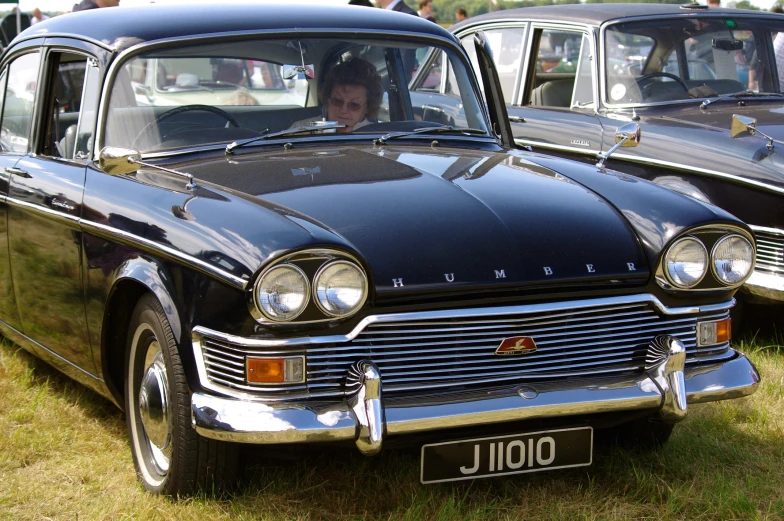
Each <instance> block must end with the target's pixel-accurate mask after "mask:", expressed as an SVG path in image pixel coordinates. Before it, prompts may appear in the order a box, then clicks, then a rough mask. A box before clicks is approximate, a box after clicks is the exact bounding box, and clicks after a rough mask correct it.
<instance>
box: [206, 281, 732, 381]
mask: <svg viewBox="0 0 784 521" xmlns="http://www.w3.org/2000/svg"><path fill="white" fill-rule="evenodd" d="M633 303H650V304H652V305H654V306H655V307H656V308H657V309H658V310H659V312H661V313H663V314H665V315H685V314H692V313H694V314H696V313H700V312H706V311H719V310H723V309H729V308H731V307H732V306H734V305H735V300H734V299H731V300H729V301H726V302H722V303H719V304H711V305H708V306H688V307H678V308H669V307H667V306H665V305H664V304H662V303H661V301H660V300H659V299H658V298H656V297H655V296H653V295H651V294H645V293H644V294H639V295H628V296H621V297H605V298H597V299H584V300H569V301H564V302H550V303H547V304H523V305H519V306H499V307H489V308H468V309H450V310H439V311H415V312H409V313H389V314H385V315H370V316H367V317H365V318H363V319H362V320H361V321H360V322H359V324H357V325H356V327H354V329H353V330H352V331H351V332H350V333H348V334H346V335H328V336H314V337H299V338H279V339H261V338H244V337H239V336H236V335H231V334H227V333H222V332H219V331H214V330H212V329H208V328H206V327H202V326H196V327H194V328H193V337H194V338H195V339H198V340H200V338H201V337H202V336H206V337H211V338H215V339H216V340H220V341H223V342H228V343H231V344H236V345H240V346H244V347H259V348H265V347H268V348H271V347H276V348H277V347H283V346H300V345H306V344H329V343H342V342H349V341H351V340H354V339H355V338H356V337H357V336H358V335H359V334H360V333H361V332H362V331H363V330H364V329H365V328H366V327H368V326H369V325H370V324H376V323H384V322H400V321H405V320H427V319H440V318H472V317H488V316H503V315H512V314H521V313H535V312H543V311H561V310H567V309H580V308H587V307H596V306H610V305H614V304H633ZM195 342H196V340H195V341H194V350H196V349H197V348H196V345H195ZM195 354H196V358H197V359H198V358H200V357H201V355H200V353H199V352H198V351H196V352H195ZM202 383H204V380H202Z"/></svg>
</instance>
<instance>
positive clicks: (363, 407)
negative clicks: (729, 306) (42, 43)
mask: <svg viewBox="0 0 784 521" xmlns="http://www.w3.org/2000/svg"><path fill="white" fill-rule="evenodd" d="M656 342H658V343H659V344H660V345H658V346H657V345H655V344H656ZM651 345H652V348H651V349H650V350H649V352H651V353H653V354H654V355H658V356H657V357H656V356H655V357H654V359H653V360H652V363H651V364H650V366H649V370H648V371H647V372H646V374H645V375H641V376H640V377H639V378H636V379H626V380H619V379H617V378H615V379H607V378H603V379H593V380H591V379H586V380H581V381H575V380H570V381H568V382H549V383H542V384H539V383H537V384H531V385H528V384H525V385H518V386H514V387H511V386H510V387H507V388H499V389H496V390H488V389H483V390H478V391H472V392H460V393H443V394H439V395H429V396H422V397H417V398H400V397H393V398H387V399H384V397H383V396H382V385H381V383H382V378H381V375H379V373H378V370H377V369H376V367H375V366H374V365H373V364H372V362H367V361H360V362H357V363H356V364H354V366H353V367H352V368H351V370H350V371H349V374H348V376H347V382H346V389H347V390H351V391H352V392H351V393H350V397H349V398H348V399H347V400H345V401H343V402H329V403H320V404H319V403H313V402H307V403H291V402H283V403H269V402H266V403H265V402H255V401H246V400H239V399H236V398H226V397H217V396H213V395H208V394H203V393H194V394H193V396H192V398H191V413H192V422H193V426H194V428H195V429H196V431H197V432H198V433H199V434H201V435H202V436H205V437H208V438H214V439H218V440H227V441H233V442H241V443H257V444H276V443H309V442H325V441H338V440H354V441H355V442H356V444H357V447H358V448H359V450H360V451H361V452H362V453H363V454H368V455H370V454H375V453H376V452H378V451H379V450H380V449H381V445H382V442H383V439H384V437H386V436H396V435H402V434H408V433H416V432H423V431H431V430H440V429H448V428H453V427H466V426H476V425H486V424H495V423H500V422H507V421H515V420H527V419H541V418H560V417H567V416H577V415H580V416H582V415H586V414H592V413H605V412H618V411H639V410H646V409H647V410H651V411H652V412H656V411H658V414H659V415H660V417H661V418H662V420H664V421H667V422H671V423H674V422H677V421H680V420H681V419H683V418H684V417H685V415H686V412H687V404H689V403H700V402H709V401H715V400H725V399H730V398H739V397H742V396H747V395H749V394H752V393H753V392H754V391H755V390H756V389H757V386H758V385H759V381H760V377H759V373H758V372H757V369H756V368H755V367H754V365H753V364H752V363H751V361H749V359H748V358H746V356H745V355H743V354H742V353H740V352H735V357H734V358H732V359H731V360H729V361H726V362H722V363H719V364H714V365H709V366H700V367H692V368H686V369H685V370H684V361H685V350H684V349H683V344H681V343H680V342H679V341H678V340H677V339H674V338H672V337H657V338H656V339H655V340H654V341H653V342H652V343H651Z"/></svg>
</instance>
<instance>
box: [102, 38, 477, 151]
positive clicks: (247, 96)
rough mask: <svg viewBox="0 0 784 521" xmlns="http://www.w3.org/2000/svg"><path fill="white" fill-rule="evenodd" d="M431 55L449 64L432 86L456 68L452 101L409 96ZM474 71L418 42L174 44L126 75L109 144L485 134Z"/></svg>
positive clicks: (168, 145) (111, 115)
mask: <svg viewBox="0 0 784 521" xmlns="http://www.w3.org/2000/svg"><path fill="white" fill-rule="evenodd" d="M427 56H440V57H441V58H440V59H439V60H438V61H437V65H438V66H436V67H433V69H432V70H431V71H430V74H431V75H432V76H433V78H432V81H434V82H439V81H440V70H441V69H442V68H443V69H446V68H448V69H449V71H450V80H451V87H452V88H451V89H450V92H449V94H448V95H443V96H438V95H433V93H432V92H427V93H423V92H421V91H420V90H421V89H420V90H413V91H409V88H408V84H409V82H410V80H411V78H412V77H414V75H416V73H417V71H418V69H419V68H420V65H421V64H423V63H421V62H423V60H424V59H425V57H427ZM431 62H432V60H431ZM447 64H448V67H447ZM470 74H471V73H470V72H468V71H467V70H466V67H465V66H464V64H463V63H462V61H461V60H460V59H459V57H458V56H456V55H454V54H453V53H452V52H451V51H450V50H448V49H440V48H438V49H435V50H434V49H433V48H432V45H431V44H428V45H424V44H421V43H420V44H417V43H416V42H405V43H403V42H393V41H390V40H384V41H374V40H372V39H368V38H364V39H361V40H360V39H356V40H354V39H345V38H341V39H325V38H319V39H275V40H252V41H234V42H222V43H217V44H210V45H200V46H184V45H183V46H178V47H170V48H167V49H163V50H156V51H154V52H150V53H145V54H140V55H138V56H136V57H134V58H131V59H130V60H128V61H126V62H124V65H123V66H122V67H121V68H120V69H119V71H118V73H117V75H116V76H115V81H114V85H113V88H112V91H111V99H110V102H109V112H108V117H107V121H106V132H105V145H108V146H117V147H123V148H132V149H134V150H139V151H141V152H158V151H165V150H172V149H179V148H186V147H191V146H201V145H208V144H224V143H231V142H234V141H239V140H244V139H251V138H254V137H258V136H262V135H266V134H275V133H279V132H282V131H284V130H286V129H291V128H296V127H312V126H314V125H317V126H323V127H324V128H323V129H309V130H308V131H307V132H300V133H290V132H283V133H282V135H285V136H286V137H285V139H286V140H287V141H291V140H297V139H313V137H314V136H322V135H326V134H332V135H331V136H327V137H331V138H333V139H334V138H335V137H336V136H335V135H334V134H337V133H346V134H351V135H361V134H368V135H369V134H374V135H377V134H379V133H381V134H388V133H390V132H411V131H413V130H417V129H420V128H426V127H430V126H432V127H440V126H444V125H451V126H454V127H456V128H471V129H479V130H481V131H484V132H485V133H486V132H487V125H486V123H485V116H484V112H483V111H482V109H481V107H480V105H479V104H478V103H477V100H476V94H475V92H474V88H473V86H472V81H471V77H470ZM419 135H420V134H419V133H415V134H412V136H419ZM456 135H460V136H463V137H465V136H467V135H468V134H465V133H459V134H458V133H456ZM473 135H476V134H473ZM487 135H488V136H489V134H487ZM422 139H426V138H424V137H423V138H422ZM469 139H470V138H469ZM254 142H256V141H254ZM259 142H260V141H259Z"/></svg>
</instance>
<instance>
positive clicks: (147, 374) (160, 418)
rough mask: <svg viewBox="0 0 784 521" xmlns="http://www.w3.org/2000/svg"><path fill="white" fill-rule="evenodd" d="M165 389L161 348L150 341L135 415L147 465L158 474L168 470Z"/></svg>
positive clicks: (166, 382)
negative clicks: (146, 446) (148, 459)
mask: <svg viewBox="0 0 784 521" xmlns="http://www.w3.org/2000/svg"><path fill="white" fill-rule="evenodd" d="M168 389H169V385H168V380H167V378H166V365H165V363H164V360H163V354H162V353H161V347H160V345H159V344H158V341H157V340H153V341H152V342H150V345H149V346H148V348H147V355H146V357H145V360H144V371H143V372H142V381H141V385H140V386H139V416H140V417H141V420H142V425H143V426H144V432H145V434H146V436H147V442H148V444H149V448H150V456H151V459H152V461H151V463H152V464H153V465H155V467H156V469H157V470H158V472H160V473H161V474H163V473H165V472H166V471H167V470H168V469H169V460H170V458H171V450H172V446H171V429H170V426H169V391H168Z"/></svg>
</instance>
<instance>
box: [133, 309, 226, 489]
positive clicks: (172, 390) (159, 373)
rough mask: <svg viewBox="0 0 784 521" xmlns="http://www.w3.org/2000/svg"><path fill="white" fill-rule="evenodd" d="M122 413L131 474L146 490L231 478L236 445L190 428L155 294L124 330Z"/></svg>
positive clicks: (211, 484)
mask: <svg viewBox="0 0 784 521" xmlns="http://www.w3.org/2000/svg"><path fill="white" fill-rule="evenodd" d="M126 354H127V356H126V360H125V416H126V422H127V427H128V438H129V441H130V444H131V451H132V452H133V461H134V464H135V466H136V473H137V475H138V476H139V479H140V481H141V482H142V485H143V486H144V488H145V489H146V490H148V491H149V492H153V493H156V494H164V495H170V496H178V495H188V494H191V493H193V492H194V491H195V490H197V489H198V488H204V489H205V490H213V489H214V488H223V487H224V486H226V485H230V484H231V483H233V482H234V480H235V478H236V473H237V465H238V458H237V448H236V446H234V445H230V444H227V443H222V442H219V441H216V440H209V439H206V438H203V437H201V436H199V435H198V433H197V432H196V431H195V430H194V429H193V428H192V427H191V420H190V390H189V388H188V384H187V381H186V379H185V372H184V370H183V367H182V362H181V360H180V356H179V353H178V352H177V345H176V342H175V340H174V335H173V334H172V331H171V327H170V325H169V321H168V320H167V319H166V315H165V313H164V312H163V308H162V307H161V305H160V303H159V302H158V299H156V298H155V297H154V296H153V295H150V294H148V295H145V296H144V297H142V298H141V299H140V300H139V302H138V303H137V304H136V308H135V309H134V312H133V315H132V317H131V322H130V327H129V329H128V343H127V350H126Z"/></svg>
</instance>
